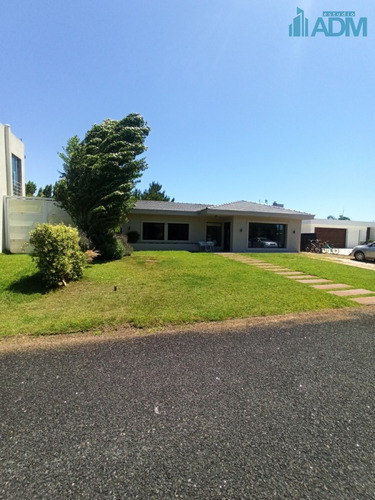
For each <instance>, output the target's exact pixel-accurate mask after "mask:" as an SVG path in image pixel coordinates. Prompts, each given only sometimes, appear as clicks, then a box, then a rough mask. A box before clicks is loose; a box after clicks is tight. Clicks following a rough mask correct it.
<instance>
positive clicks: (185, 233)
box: [168, 223, 189, 241]
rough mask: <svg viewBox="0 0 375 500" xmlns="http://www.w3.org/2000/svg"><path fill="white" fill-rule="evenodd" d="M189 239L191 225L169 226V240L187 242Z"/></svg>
mask: <svg viewBox="0 0 375 500" xmlns="http://www.w3.org/2000/svg"><path fill="white" fill-rule="evenodd" d="M188 239H189V224H177V223H171V224H168V240H178V241H187V240H188Z"/></svg>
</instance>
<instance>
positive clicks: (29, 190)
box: [25, 181, 36, 196]
mask: <svg viewBox="0 0 375 500" xmlns="http://www.w3.org/2000/svg"><path fill="white" fill-rule="evenodd" d="M35 191H36V184H35V182H33V181H28V182H26V184H25V193H26V196H34V194H35Z"/></svg>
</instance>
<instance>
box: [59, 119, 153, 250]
mask: <svg viewBox="0 0 375 500" xmlns="http://www.w3.org/2000/svg"><path fill="white" fill-rule="evenodd" d="M149 131H150V129H149V127H148V126H147V124H146V122H145V121H144V119H143V118H142V116H140V115H137V114H131V115H128V116H127V117H125V118H124V119H122V120H120V121H116V120H109V119H108V120H104V121H103V123H101V124H100V125H94V126H93V127H92V128H91V129H90V130H89V131H88V132H87V133H86V136H85V138H84V139H83V140H82V141H81V140H80V139H79V138H78V137H77V136H74V137H72V138H71V139H69V141H68V144H67V147H66V148H65V150H64V153H61V154H60V157H61V158H62V160H63V161H64V171H63V172H62V173H61V180H60V181H59V182H57V183H56V184H55V189H54V196H55V199H56V200H57V201H58V202H59V203H60V205H61V206H62V207H63V208H64V209H65V210H66V211H67V212H68V213H69V214H70V216H71V217H72V219H73V221H74V222H75V224H76V225H77V226H78V227H79V229H80V230H81V231H82V232H84V233H85V234H87V236H88V237H89V238H90V239H91V241H92V242H93V244H94V246H95V248H96V249H97V250H99V252H100V253H101V254H102V257H103V258H105V259H113V258H120V257H121V252H119V250H120V248H119V247H120V246H121V245H120V242H119V241H118V240H116V238H115V230H116V228H117V227H119V226H120V225H121V224H122V223H123V222H124V221H125V220H126V216H127V213H128V212H129V210H130V209H131V208H132V207H133V206H134V196H133V194H132V191H133V189H134V186H135V182H136V181H137V180H138V179H139V178H140V177H141V175H142V172H143V171H144V170H145V169H146V168H147V164H146V161H145V160H144V159H143V158H141V159H136V157H137V156H138V155H140V154H142V153H143V152H144V151H145V150H146V147H145V145H144V141H145V139H146V137H147V136H148V134H149Z"/></svg>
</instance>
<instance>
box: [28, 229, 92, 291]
mask: <svg viewBox="0 0 375 500" xmlns="http://www.w3.org/2000/svg"><path fill="white" fill-rule="evenodd" d="M30 243H31V244H32V245H33V247H34V249H33V252H32V255H33V257H34V258H35V260H36V262H37V266H38V269H39V272H40V274H41V276H42V280H43V281H44V283H45V284H46V285H47V286H48V287H53V286H58V285H66V284H67V283H68V282H69V281H73V280H79V279H81V278H82V276H83V270H84V268H85V266H86V258H85V255H84V253H83V252H82V250H81V248H80V246H79V235H78V230H77V229H76V228H73V227H70V226H65V224H58V225H53V224H38V225H37V226H36V228H35V229H33V230H32V231H31V232H30Z"/></svg>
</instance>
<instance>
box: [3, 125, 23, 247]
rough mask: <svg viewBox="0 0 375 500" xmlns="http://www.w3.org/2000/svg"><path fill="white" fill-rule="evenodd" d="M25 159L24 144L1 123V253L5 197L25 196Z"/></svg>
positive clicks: (8, 127) (7, 126)
mask: <svg viewBox="0 0 375 500" xmlns="http://www.w3.org/2000/svg"><path fill="white" fill-rule="evenodd" d="M24 158H25V146H24V144H23V142H22V141H21V140H20V139H18V138H17V137H16V136H15V135H14V134H13V133H12V131H11V129H10V126H9V125H2V124H1V123H0V251H3V250H4V249H5V221H4V203H5V197H6V196H24V195H25V166H24Z"/></svg>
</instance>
